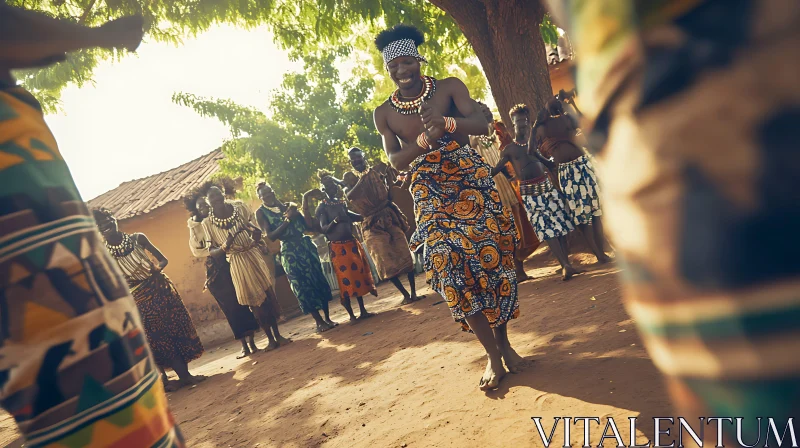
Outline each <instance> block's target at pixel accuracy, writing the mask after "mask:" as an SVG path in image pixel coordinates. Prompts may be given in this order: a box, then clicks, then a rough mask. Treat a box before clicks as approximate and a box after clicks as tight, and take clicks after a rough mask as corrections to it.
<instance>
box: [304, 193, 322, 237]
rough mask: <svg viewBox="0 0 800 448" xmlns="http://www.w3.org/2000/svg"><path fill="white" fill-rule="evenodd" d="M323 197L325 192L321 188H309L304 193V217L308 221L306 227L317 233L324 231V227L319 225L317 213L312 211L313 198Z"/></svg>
mask: <svg viewBox="0 0 800 448" xmlns="http://www.w3.org/2000/svg"><path fill="white" fill-rule="evenodd" d="M322 197H324V193H323V192H322V191H321V190H320V189H319V188H315V189H313V190H309V191H307V192H305V193H304V194H303V204H302V208H303V213H302V215H303V219H304V220H305V221H306V228H307V229H308V230H310V231H312V232H316V233H322V229H320V227H319V221H317V219H316V218H315V213H313V212H312V211H311V200H312V199H314V198H322Z"/></svg>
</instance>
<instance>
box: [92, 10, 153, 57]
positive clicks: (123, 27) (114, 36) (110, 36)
mask: <svg viewBox="0 0 800 448" xmlns="http://www.w3.org/2000/svg"><path fill="white" fill-rule="evenodd" d="M97 32H98V33H99V34H101V36H102V38H101V41H102V44H103V46H104V47H106V48H124V49H126V50H128V51H135V50H136V49H137V48H138V47H139V44H140V43H141V42H142V37H143V36H144V19H143V18H142V16H139V15H136V16H127V17H120V18H119V19H116V20H112V21H110V22H108V23H106V24H104V25H102V26H100V27H99V28H98V29H97Z"/></svg>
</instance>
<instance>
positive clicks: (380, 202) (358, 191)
mask: <svg viewBox="0 0 800 448" xmlns="http://www.w3.org/2000/svg"><path fill="white" fill-rule="evenodd" d="M348 155H349V157H350V164H351V165H352V166H353V170H354V171H353V172H352V173H353V174H354V176H355V177H356V179H357V182H356V184H355V185H354V186H352V187H350V188H349V189H348V190H347V193H346V194H347V200H348V203H349V205H350V208H352V209H353V211H354V212H356V213H357V214H359V215H361V216H362V217H363V218H364V220H363V221H362V222H361V229H362V232H363V234H364V245H365V246H366V248H367V251H368V252H369V253H370V254H371V255H372V259H373V260H374V261H375V265H376V268H377V270H378V273H379V275H380V276H381V278H384V279H386V278H388V279H389V281H391V282H392V284H393V285H394V286H395V287H396V288H397V290H398V291H400V293H401V294H403V301H402V302H401V305H406V304H409V303H411V302H414V301H417V300H419V299H422V298H424V297H425V296H422V297H417V285H416V282H415V281H414V260H413V259H412V258H411V251H410V250H409V249H408V238H407V237H406V233H405V232H406V231H407V230H408V221H407V220H406V216H405V215H404V214H403V212H402V211H400V208H399V207H397V204H395V203H394V202H393V201H392V190H391V188H390V187H389V185H387V181H386V175H385V174H382V173H380V172H379V171H378V170H377V169H376V168H375V167H372V166H369V165H368V164H367V160H366V159H365V158H364V151H362V150H361V149H360V148H351V149H350V151H349V153H348ZM348 174H349V173H348ZM401 275H406V276H407V277H408V284H409V286H410V289H411V293H410V294H409V292H408V291H406V289H405V288H404V287H403V282H401V281H400V276H401Z"/></svg>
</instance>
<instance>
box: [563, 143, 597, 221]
mask: <svg viewBox="0 0 800 448" xmlns="http://www.w3.org/2000/svg"><path fill="white" fill-rule="evenodd" d="M558 181H559V182H560V183H561V191H562V192H563V194H564V197H565V198H566V206H567V209H568V210H569V212H570V218H571V220H572V223H573V224H575V225H576V226H580V225H584V224H591V223H592V218H593V217H595V216H602V215H603V211H602V210H600V186H599V185H598V183H597V176H596V175H595V172H594V166H592V161H591V159H590V158H589V156H588V155H584V156H580V157H578V158H577V159H575V160H573V161H571V162H567V163H562V164H559V165H558Z"/></svg>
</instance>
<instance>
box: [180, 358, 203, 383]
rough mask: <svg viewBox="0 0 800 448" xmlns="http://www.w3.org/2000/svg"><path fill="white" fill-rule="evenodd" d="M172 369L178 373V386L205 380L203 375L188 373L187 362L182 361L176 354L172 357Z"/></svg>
mask: <svg viewBox="0 0 800 448" xmlns="http://www.w3.org/2000/svg"><path fill="white" fill-rule="evenodd" d="M172 370H174V371H175V373H176V374H177V375H178V378H179V380H180V386H189V385H192V384H197V383H200V382H202V381H205V380H206V377H205V376H203V375H192V374H191V373H189V363H187V362H186V361H184V360H183V359H182V358H181V357H180V356H176V357H175V358H173V359H172Z"/></svg>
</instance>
